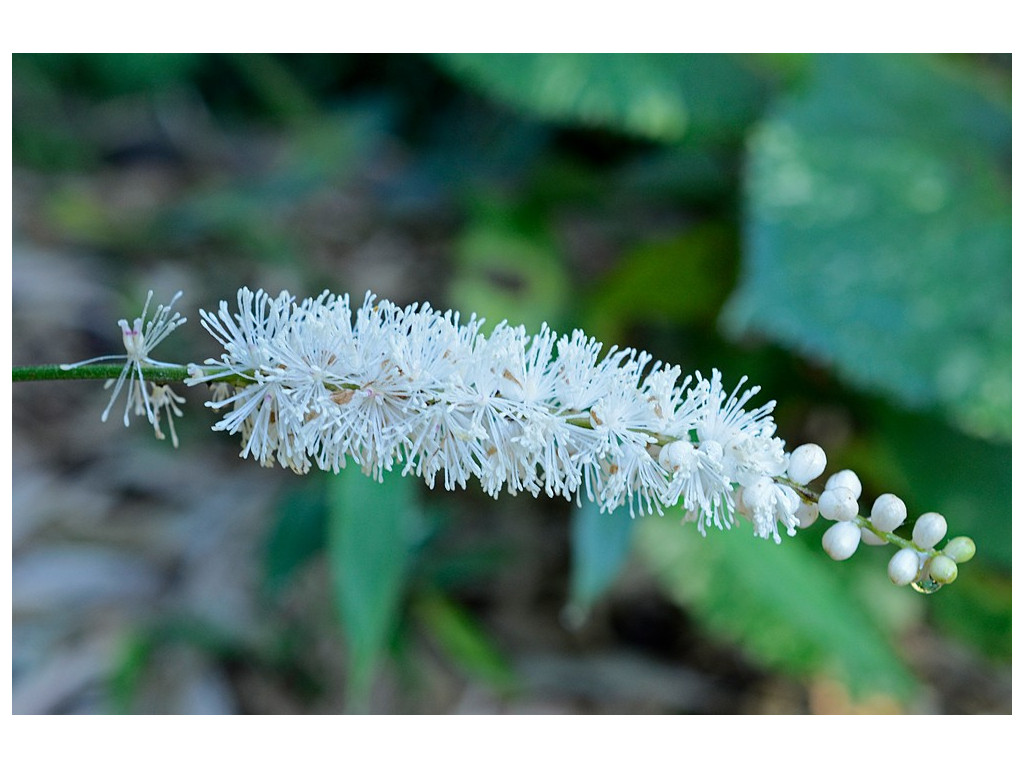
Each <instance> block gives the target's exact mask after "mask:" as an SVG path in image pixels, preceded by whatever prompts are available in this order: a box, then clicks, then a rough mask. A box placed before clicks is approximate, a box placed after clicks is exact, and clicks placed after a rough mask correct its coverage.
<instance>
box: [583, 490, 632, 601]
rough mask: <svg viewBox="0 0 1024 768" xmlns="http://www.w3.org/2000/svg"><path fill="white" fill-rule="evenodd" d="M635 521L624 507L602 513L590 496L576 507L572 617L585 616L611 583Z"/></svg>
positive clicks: (624, 560) (628, 541)
mask: <svg viewBox="0 0 1024 768" xmlns="http://www.w3.org/2000/svg"><path fill="white" fill-rule="evenodd" d="M634 524H635V523H634V520H633V519H631V518H630V516H629V513H628V512H627V511H626V510H625V509H620V510H618V511H617V512H615V513H614V514H611V515H603V514H601V508H600V505H598V504H596V503H594V502H593V501H590V500H589V499H588V500H586V501H584V502H583V504H582V505H581V506H578V507H573V511H572V529H571V532H570V535H571V542H572V562H571V571H570V575H569V608H570V611H569V613H568V616H569V618H570V619H572V620H576V621H581V620H583V619H584V618H585V617H586V614H587V613H588V612H589V611H590V609H591V607H592V606H593V605H594V603H595V602H596V601H597V600H598V599H599V598H600V597H601V595H603V594H604V593H605V591H606V590H607V589H608V587H609V586H611V583H612V582H613V581H614V580H615V577H616V576H617V575H618V573H619V571H620V570H621V569H622V566H623V564H624V563H625V562H626V558H627V556H628V555H629V548H630V543H631V541H632V538H633V527H634Z"/></svg>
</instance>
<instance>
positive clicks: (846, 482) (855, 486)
mask: <svg viewBox="0 0 1024 768" xmlns="http://www.w3.org/2000/svg"><path fill="white" fill-rule="evenodd" d="M838 486H842V487H843V488H849V489H850V490H851V491H853V498H855V499H859V498H860V494H861V491H862V490H863V488H862V486H861V484H860V478H859V477H857V473H856V472H854V471H853V470H852V469H841V470H839V471H838V472H836V473H835V474H834V475H832V477H830V478H829V479H828V480H827V481H826V482H825V490H830V489H832V488H836V487H838Z"/></svg>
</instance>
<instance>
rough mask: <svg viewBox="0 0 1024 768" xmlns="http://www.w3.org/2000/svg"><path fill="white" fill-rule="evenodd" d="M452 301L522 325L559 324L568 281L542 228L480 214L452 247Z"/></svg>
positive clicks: (493, 321) (489, 317) (493, 322)
mask: <svg viewBox="0 0 1024 768" xmlns="http://www.w3.org/2000/svg"><path fill="white" fill-rule="evenodd" d="M456 259H457V271H456V273H455V276H454V279H453V280H452V283H451V287H450V289H449V291H450V295H451V300H452V303H453V304H454V305H455V306H457V307H459V308H460V309H462V310H463V311H465V312H466V313H467V315H468V314H472V313H475V314H477V315H479V316H482V317H486V318H487V320H488V322H489V327H490V328H493V327H494V326H495V325H496V324H497V323H498V322H499V321H500V320H508V321H509V323H511V324H514V325H519V324H522V325H525V326H526V329H527V330H528V331H529V332H531V333H536V332H537V331H539V330H540V326H541V324H542V323H547V324H548V325H551V326H553V327H558V324H559V318H560V317H561V315H562V311H563V308H564V306H565V303H566V300H567V297H568V294H569V280H568V276H567V275H566V273H565V268H564V266H563V264H562V262H561V259H560V257H559V254H558V252H557V251H556V250H555V248H554V246H553V245H552V243H551V242H550V238H548V237H546V236H545V235H544V233H543V232H538V231H537V230H536V229H535V228H533V227H531V226H529V225H528V224H527V225H524V224H523V223H521V222H518V221H515V220H514V219H513V220H506V219H503V218H500V219H497V220H496V219H494V218H493V217H489V216H486V215H485V216H481V217H480V219H479V220H478V222H477V223H476V224H475V225H474V226H470V227H467V228H466V230H465V232H464V233H463V235H462V237H461V239H460V242H459V243H458V245H457V246H456Z"/></svg>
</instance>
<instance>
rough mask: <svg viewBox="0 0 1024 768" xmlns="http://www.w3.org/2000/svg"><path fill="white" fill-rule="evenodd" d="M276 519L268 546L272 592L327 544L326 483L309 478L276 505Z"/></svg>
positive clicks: (267, 557) (268, 584)
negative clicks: (324, 485) (324, 484)
mask: <svg viewBox="0 0 1024 768" xmlns="http://www.w3.org/2000/svg"><path fill="white" fill-rule="evenodd" d="M276 515H277V519H276V520H275V522H274V527H273V529H272V530H271V532H270V538H269V539H268V541H267V550H266V565H265V568H266V575H265V584H266V587H267V589H268V590H270V591H271V592H277V591H279V590H280V589H281V588H282V587H284V586H285V585H286V584H287V583H288V581H289V580H290V579H291V577H292V575H293V574H294V573H295V571H296V569H298V568H299V567H301V566H302V565H303V564H304V563H306V562H307V561H308V560H309V559H310V558H311V557H313V556H314V555H315V554H317V553H318V552H322V551H323V550H324V548H325V546H326V544H327V501H326V499H324V489H323V485H322V484H321V483H320V482H318V481H317V480H315V479H313V478H310V479H309V480H308V481H307V482H306V483H304V484H303V485H301V486H299V487H297V488H296V489H295V490H294V491H292V492H291V493H289V494H288V495H287V496H285V497H284V498H283V499H282V500H281V502H280V503H279V504H278V505H277V509H276Z"/></svg>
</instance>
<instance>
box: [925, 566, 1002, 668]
mask: <svg viewBox="0 0 1024 768" xmlns="http://www.w3.org/2000/svg"><path fill="white" fill-rule="evenodd" d="M972 566H974V567H972ZM935 597H936V598H937V599H936V600H934V602H933V606H932V607H933V610H934V615H935V618H936V622H937V624H938V625H939V626H941V627H942V628H943V629H944V630H946V631H949V632H950V633H951V634H954V635H956V636H958V637H960V638H962V639H964V640H966V641H968V642H969V643H971V644H972V645H974V646H975V647H977V648H979V649H980V650H981V651H982V652H984V653H985V654H987V655H989V656H991V657H993V658H996V659H1000V660H1004V661H1007V662H1008V661H1010V660H1011V658H1012V655H1013V599H1012V598H1013V585H1012V583H1011V581H1010V579H1009V578H1008V577H1003V576H999V575H996V574H993V573H985V572H983V571H980V570H979V569H978V568H977V567H976V566H975V564H974V562H973V561H972V562H971V563H968V564H967V565H966V566H964V568H963V569H962V570H961V571H960V576H959V577H958V578H957V580H956V584H954V585H953V586H952V587H950V588H949V589H943V590H942V591H941V592H939V593H938V594H936V595H935Z"/></svg>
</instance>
